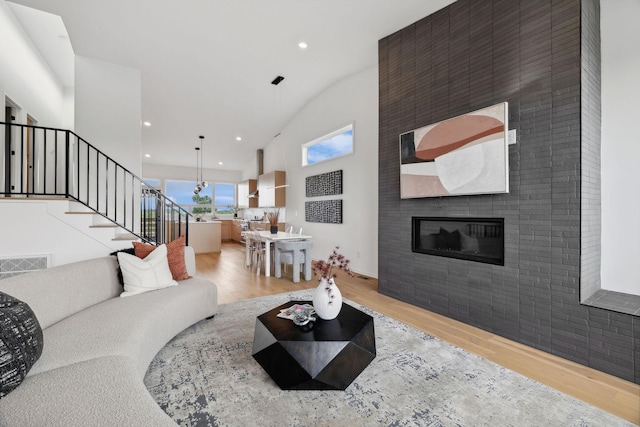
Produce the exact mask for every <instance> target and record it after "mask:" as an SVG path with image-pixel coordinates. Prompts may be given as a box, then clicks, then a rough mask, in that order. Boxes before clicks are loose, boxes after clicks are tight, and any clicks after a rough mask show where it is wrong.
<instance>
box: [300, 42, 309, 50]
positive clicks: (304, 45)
mask: <svg viewBox="0 0 640 427" xmlns="http://www.w3.org/2000/svg"><path fill="white" fill-rule="evenodd" d="M298 47H299V48H300V49H306V48H307V44H306V43H305V42H300V43H298Z"/></svg>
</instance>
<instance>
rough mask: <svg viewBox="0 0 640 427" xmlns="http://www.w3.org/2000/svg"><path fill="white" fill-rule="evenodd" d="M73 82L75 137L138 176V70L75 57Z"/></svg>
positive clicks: (139, 169)
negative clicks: (80, 138)
mask: <svg viewBox="0 0 640 427" xmlns="http://www.w3.org/2000/svg"><path fill="white" fill-rule="evenodd" d="M75 79H76V81H75V131H76V134H78V135H79V136H80V137H82V138H84V139H85V140H86V141H87V142H89V143H90V144H91V145H93V146H95V147H97V148H98V149H100V150H101V151H103V152H104V153H105V154H106V155H107V156H109V157H111V158H113V159H114V160H115V161H117V162H118V163H120V164H121V165H123V166H124V167H125V168H127V169H129V170H130V171H131V172H133V173H134V174H136V175H138V176H139V175H140V173H141V170H142V161H141V145H142V129H141V126H142V123H141V120H142V87H141V74H140V70H137V69H134V68H129V67H123V66H120V65H116V64H111V63H108V62H104V61H98V60H95V59H91V58H86V57H82V56H78V55H76V65H75Z"/></svg>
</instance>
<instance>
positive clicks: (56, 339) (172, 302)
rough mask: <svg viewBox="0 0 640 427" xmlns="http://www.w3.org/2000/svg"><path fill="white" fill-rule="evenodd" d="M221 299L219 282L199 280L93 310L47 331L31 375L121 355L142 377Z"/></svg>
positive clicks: (95, 307) (110, 303)
mask: <svg viewBox="0 0 640 427" xmlns="http://www.w3.org/2000/svg"><path fill="white" fill-rule="evenodd" d="M217 301H218V296H217V288H216V286H215V284H213V282H211V281H209V280H206V279H204V278H201V277H197V276H196V277H194V278H192V279H188V280H185V281H183V282H182V283H181V284H180V286H173V287H169V288H164V289H160V290H157V291H153V292H146V293H143V294H140V295H136V296H133V297H130V298H113V299H111V300H109V301H105V302H104V303H102V304H98V305H96V306H93V307H89V308H88V309H86V310H83V311H81V312H79V313H76V314H74V315H72V316H69V317H68V318H67V319H65V320H64V321H62V322H59V323H57V324H55V325H52V326H51V327H49V328H47V329H45V330H44V339H45V342H46V343H47V344H46V345H45V347H44V350H43V351H42V356H40V360H38V363H36V364H35V365H34V366H33V368H31V371H30V372H29V376H31V375H36V374H38V373H40V372H44V371H48V370H51V369H56V368H59V367H61V366H65V365H69V364H71V363H77V362H82V361H85V360H91V359H95V358H99V357H103V356H110V355H123V356H127V357H131V358H132V359H133V360H135V361H136V365H137V367H138V369H139V374H140V378H143V377H144V374H145V372H146V370H147V368H148V367H149V363H151V361H152V360H153V357H154V356H155V355H156V353H157V352H158V351H159V350H160V349H161V348H162V347H163V346H164V345H165V344H166V343H167V342H169V340H171V339H172V338H173V337H174V336H176V335H177V334H178V333H180V332H181V331H182V330H184V329H185V328H187V327H189V326H191V325H192V324H194V323H196V322H198V321H200V320H202V319H204V318H205V317H209V316H212V315H214V314H215V313H216V312H217V306H218V303H217ZM0 425H1V424H0Z"/></svg>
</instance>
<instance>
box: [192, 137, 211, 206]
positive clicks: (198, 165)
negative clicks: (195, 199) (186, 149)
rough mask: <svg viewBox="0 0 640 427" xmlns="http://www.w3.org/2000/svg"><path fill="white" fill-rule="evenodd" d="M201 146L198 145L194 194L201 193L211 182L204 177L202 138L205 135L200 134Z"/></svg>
mask: <svg viewBox="0 0 640 427" xmlns="http://www.w3.org/2000/svg"><path fill="white" fill-rule="evenodd" d="M198 138H200V147H196V188H194V189H193V194H196V195H197V194H200V191H202V189H203V188H206V187H208V186H209V183H208V182H207V181H205V180H204V179H203V178H202V140H203V139H204V136H202V135H200V136H199V137H198Z"/></svg>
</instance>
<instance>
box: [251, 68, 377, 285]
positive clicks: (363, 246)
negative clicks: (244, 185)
mask: <svg viewBox="0 0 640 427" xmlns="http://www.w3.org/2000/svg"><path fill="white" fill-rule="evenodd" d="M352 122H353V123H354V146H355V149H354V154H352V155H349V156H345V157H342V158H338V159H335V160H331V161H327V162H323V163H320V164H315V165H312V166H307V167H304V168H303V167H302V166H301V145H302V144H304V143H307V142H310V141H312V140H314V139H316V138H318V137H321V136H323V135H326V134H328V133H330V132H333V131H335V130H337V129H340V128H342V127H344V126H345V125H347V124H349V123H352ZM340 169H341V170H342V171H343V194H342V195H341V196H336V198H341V199H342V200H343V202H342V203H343V223H342V224H321V223H314V222H305V220H304V203H305V201H307V200H309V201H311V200H319V199H318V198H309V199H307V198H306V197H305V178H306V177H307V176H312V175H317V174H321V173H325V172H330V171H335V170H340ZM273 170H286V171H287V176H288V181H289V184H290V186H289V187H287V206H286V219H287V223H288V224H293V225H294V226H297V227H303V231H304V234H310V235H312V236H313V242H314V247H313V258H314V259H326V258H327V257H328V256H329V254H330V253H331V250H332V249H333V248H334V247H335V246H336V245H339V246H340V251H341V252H342V253H343V254H344V255H345V256H346V257H347V258H349V259H351V266H352V269H353V270H354V271H356V272H358V273H362V274H365V275H367V276H371V277H378V70H377V67H373V68H370V69H368V70H366V71H364V72H361V73H358V74H355V75H353V76H350V77H347V78H345V79H343V80H341V81H339V82H337V83H336V84H335V85H333V86H331V87H330V88H328V89H327V90H325V91H324V92H322V93H321V94H319V95H318V96H317V97H316V98H314V99H313V100H311V101H310V102H309V103H308V104H307V105H306V106H305V107H304V108H303V109H302V110H301V111H300V112H299V113H298V114H297V115H296V116H295V117H294V118H293V120H292V121H291V122H290V123H289V124H288V125H287V126H286V127H285V128H284V129H283V130H282V132H281V134H280V136H278V137H277V138H275V139H274V140H273V141H272V142H271V143H269V145H268V146H267V147H266V148H265V155H264V171H265V172H270V171H273ZM254 175H255V166H254V165H248V166H247V169H245V170H244V171H243V178H253V177H254Z"/></svg>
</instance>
